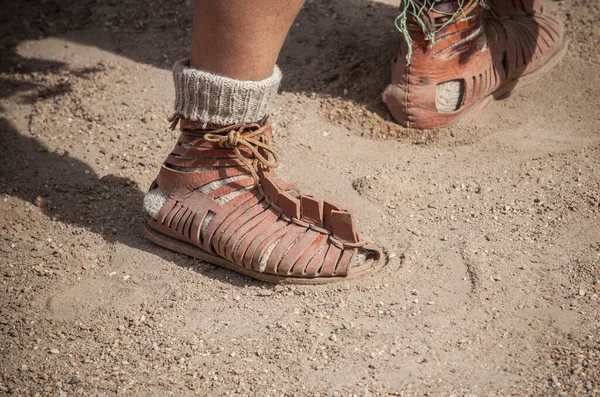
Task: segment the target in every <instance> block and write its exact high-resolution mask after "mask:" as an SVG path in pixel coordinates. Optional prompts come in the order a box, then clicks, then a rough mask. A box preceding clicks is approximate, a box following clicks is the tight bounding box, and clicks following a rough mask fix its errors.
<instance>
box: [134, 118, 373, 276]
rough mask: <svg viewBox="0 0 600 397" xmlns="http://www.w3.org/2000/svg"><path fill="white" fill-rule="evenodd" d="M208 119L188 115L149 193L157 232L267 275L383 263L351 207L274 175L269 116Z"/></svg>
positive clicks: (167, 243) (187, 250)
mask: <svg viewBox="0 0 600 397" xmlns="http://www.w3.org/2000/svg"><path fill="white" fill-rule="evenodd" d="M176 123H177V120H175V121H174V124H176ZM202 127H204V128H205V126H203V125H201V124H200V123H194V122H191V121H186V120H181V131H182V134H181V136H180V138H179V140H178V142H177V144H176V145H175V148H174V149H173V151H172V152H171V154H170V155H169V156H168V158H167V160H166V161H165V163H164V164H163V166H162V167H161V170H160V172H159V175H158V177H157V179H156V181H155V182H154V183H153V185H152V187H151V188H150V191H149V192H148V194H147V195H146V197H145V199H144V207H145V209H146V212H147V213H148V215H147V217H146V223H145V233H146V236H147V237H148V238H149V239H150V240H152V241H153V242H155V243H157V244H159V245H161V246H163V247H166V248H169V249H172V250H174V251H177V252H180V253H184V254H186V255H190V256H193V257H196V258H199V259H202V260H205V261H207V262H210V263H213V264H217V265H221V266H224V267H227V268H229V269H233V270H236V271H238V272H241V273H243V274H246V275H248V276H251V277H254V278H257V279H260V280H264V281H269V282H284V281H285V282H296V283H307V284H321V283H328V282H333V281H340V280H345V279H351V278H356V277H361V276H364V275H366V274H370V273H372V272H373V271H375V270H376V269H378V268H379V267H380V266H381V264H382V260H383V258H382V253H381V251H380V250H379V249H378V248H377V247H375V246H373V245H371V244H368V243H365V242H362V241H361V240H360V238H359V234H358V232H356V230H355V226H354V223H353V220H352V217H351V215H350V214H349V213H348V212H347V211H345V210H344V209H342V208H340V207H338V206H336V205H334V204H331V203H328V202H326V201H325V202H321V201H318V200H316V199H314V198H313V197H312V196H308V195H299V194H298V193H297V191H296V187H295V185H292V184H288V183H285V182H283V181H282V180H281V179H280V178H278V177H277V176H276V174H275V172H274V171H273V168H275V167H276V166H277V155H276V153H275V152H274V150H273V149H272V148H271V146H270V140H271V134H272V132H271V126H270V125H269V124H268V123H267V122H266V119H265V120H263V121H261V122H259V123H249V124H239V125H233V126H228V127H225V128H213V129H201V128H202Z"/></svg>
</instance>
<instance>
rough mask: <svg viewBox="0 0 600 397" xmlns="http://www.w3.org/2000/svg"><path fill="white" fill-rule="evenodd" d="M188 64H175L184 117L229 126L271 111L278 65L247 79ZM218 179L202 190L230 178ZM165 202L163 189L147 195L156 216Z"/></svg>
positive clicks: (150, 211)
mask: <svg viewBox="0 0 600 397" xmlns="http://www.w3.org/2000/svg"><path fill="white" fill-rule="evenodd" d="M189 65H190V63H189V59H182V60H180V61H178V62H176V63H175V65H174V67H173V81H174V83H175V113H176V114H177V116H179V117H180V118H182V119H186V120H192V121H199V122H201V123H204V124H217V125H230V124H238V123H251V122H255V121H257V120H260V119H262V118H263V117H264V116H265V115H267V114H268V113H269V107H270V106H271V103H272V102H273V100H274V99H275V95H277V89H278V88H279V83H280V82H281V71H280V70H279V68H278V67H277V66H275V68H274V69H273V74H272V75H271V76H270V77H268V78H266V79H264V80H261V81H244V80H235V79H231V78H228V77H225V76H219V75H216V74H212V73H209V72H205V71H203V70H198V69H194V68H192V67H190V66H189ZM186 171H203V170H201V169H189V170H186ZM218 182H219V184H216V183H213V184H211V185H210V186H208V187H203V189H208V190H210V191H212V190H215V189H217V188H219V187H220V186H222V185H223V184H227V183H230V182H231V181H228V180H222V181H218ZM210 191H206V192H205V191H203V193H207V194H208V193H210ZM233 197H234V195H232V196H231V197H227V199H229V200H230V199H232V198H233ZM166 202H167V194H166V193H165V192H164V191H162V190H160V189H153V190H151V191H150V192H148V193H147V194H146V195H145V197H144V209H145V211H146V212H147V213H148V214H149V215H150V216H151V217H153V218H156V216H157V215H158V212H159V211H160V209H161V208H162V206H163V205H164V204H165V203H166Z"/></svg>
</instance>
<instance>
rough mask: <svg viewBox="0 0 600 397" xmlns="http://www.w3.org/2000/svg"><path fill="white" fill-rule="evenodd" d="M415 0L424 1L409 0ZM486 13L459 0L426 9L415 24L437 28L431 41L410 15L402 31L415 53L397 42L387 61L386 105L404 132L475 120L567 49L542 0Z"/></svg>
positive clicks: (503, 4) (515, 1)
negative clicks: (389, 68)
mask: <svg viewBox="0 0 600 397" xmlns="http://www.w3.org/2000/svg"><path fill="white" fill-rule="evenodd" d="M411 1H414V2H416V3H419V2H420V1H423V0H411ZM486 3H487V4H489V5H490V9H489V10H484V8H483V7H482V6H481V4H480V2H479V1H477V0H470V1H468V2H466V4H464V5H463V7H462V9H463V10H464V12H457V11H458V10H459V3H458V1H456V0H441V1H439V2H437V3H436V5H435V7H433V8H431V9H427V8H425V9H424V10H423V11H422V13H421V14H420V18H419V19H420V20H421V21H424V25H425V26H426V27H427V29H429V30H430V31H437V30H439V31H438V32H437V33H436V39H435V41H434V42H433V43H432V42H430V41H428V40H427V39H426V35H425V34H424V33H423V29H422V27H421V25H420V24H419V23H417V22H416V21H415V18H414V16H413V17H412V18H410V17H409V18H408V20H407V29H408V33H409V35H410V38H411V39H412V45H411V49H412V54H411V59H410V64H408V65H407V60H406V55H407V53H408V51H409V47H408V44H407V42H406V40H402V44H401V49H400V52H399V54H398V56H397V57H396V58H395V59H394V60H393V62H392V83H391V84H390V85H389V86H388V87H387V89H386V90H385V92H384V95H383V98H384V102H385V103H386V104H387V106H388V109H389V110H390V112H391V113H392V115H393V117H394V118H395V119H396V121H397V122H398V123H400V124H401V125H403V126H405V127H413V128H436V127H444V126H448V125H451V124H454V123H456V122H457V121H458V120H459V119H461V118H463V117H465V116H468V117H470V118H473V117H474V116H475V115H476V114H477V113H478V112H480V111H481V110H483V108H485V106H487V105H488V104H489V103H491V101H493V100H494V99H499V98H502V97H505V96H507V95H509V94H510V92H511V91H512V90H513V89H515V88H517V87H522V86H525V85H527V84H529V83H532V82H533V81H535V80H536V79H538V78H539V77H540V76H541V75H543V74H544V73H546V72H547V71H549V70H550V69H551V68H552V67H554V66H555V65H556V64H557V63H558V62H559V61H560V60H561V59H562V57H563V56H564V54H565V53H566V50H567V45H566V44H565V42H564V40H563V26H562V24H561V23H560V22H559V21H558V20H556V19H555V18H553V17H551V16H549V15H547V14H543V13H542V8H541V6H540V5H539V1H537V0H536V1H534V0H510V1H506V0H505V1H499V0H495V1H490V0H488V1H487V2H486Z"/></svg>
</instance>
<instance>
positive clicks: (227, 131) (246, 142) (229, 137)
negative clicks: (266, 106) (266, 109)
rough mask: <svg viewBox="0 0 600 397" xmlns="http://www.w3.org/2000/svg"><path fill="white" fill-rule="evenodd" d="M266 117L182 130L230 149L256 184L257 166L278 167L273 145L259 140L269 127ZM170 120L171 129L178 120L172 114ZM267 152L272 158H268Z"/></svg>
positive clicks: (277, 158)
mask: <svg viewBox="0 0 600 397" xmlns="http://www.w3.org/2000/svg"><path fill="white" fill-rule="evenodd" d="M267 118H268V117H266V116H265V118H263V119H262V120H261V121H259V122H258V123H240V124H234V125H229V126H226V127H223V128H218V129H214V130H202V129H188V128H186V129H184V130H183V132H184V133H185V134H187V135H192V136H199V137H201V138H203V139H204V140H205V141H207V142H211V143H213V144H215V145H216V146H218V147H221V148H227V149H232V150H233V153H234V154H235V155H236V157H237V158H238V160H240V161H241V162H242V163H243V164H244V165H245V166H246V167H247V168H248V170H249V171H250V173H251V174H252V177H253V178H254V184H255V185H258V184H259V183H260V179H259V176H258V167H259V166H263V167H264V168H277V167H279V156H278V155H277V152H276V151H275V149H274V148H273V147H271V146H270V145H268V144H266V143H264V142H261V141H260V137H261V135H263V134H264V133H265V132H266V131H267V129H268V128H269V124H268V123H267ZM169 121H171V129H175V127H176V126H177V123H178V122H179V117H178V116H177V115H173V116H171V117H169ZM240 147H243V148H246V149H248V150H249V151H250V153H252V156H253V157H252V159H249V158H247V157H246V156H244V155H243V154H242V152H241V151H240ZM259 149H263V150H264V151H265V152H267V156H266V157H265V156H263V155H262V154H261V153H260V150H259ZM269 154H270V155H271V156H272V157H273V160H272V161H271V160H269V158H268V157H269Z"/></svg>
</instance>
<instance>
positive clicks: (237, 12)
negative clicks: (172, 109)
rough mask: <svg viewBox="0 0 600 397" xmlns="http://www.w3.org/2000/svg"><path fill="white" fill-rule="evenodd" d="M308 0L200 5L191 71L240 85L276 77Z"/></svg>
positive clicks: (221, 0)
mask: <svg viewBox="0 0 600 397" xmlns="http://www.w3.org/2000/svg"><path fill="white" fill-rule="evenodd" d="M303 3H304V0H285V1H282V0H252V1H248V0H196V10H195V13H194V31H193V37H192V53H191V57H190V61H191V66H193V67H195V68H198V69H202V70H205V71H207V72H211V73H214V74H218V75H221V76H227V77H230V78H233V79H238V80H262V79H265V78H267V77H269V76H270V75H271V73H273V68H274V67H275V62H276V61H277V57H278V56H279V51H280V50H281V46H282V45H283V41H284V40H285V37H286V35H287V33H288V31H289V29H290V27H291V25H292V22H293V21H294V19H295V18H296V15H298V12H299V11H300V8H301V7H302V4H303Z"/></svg>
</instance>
